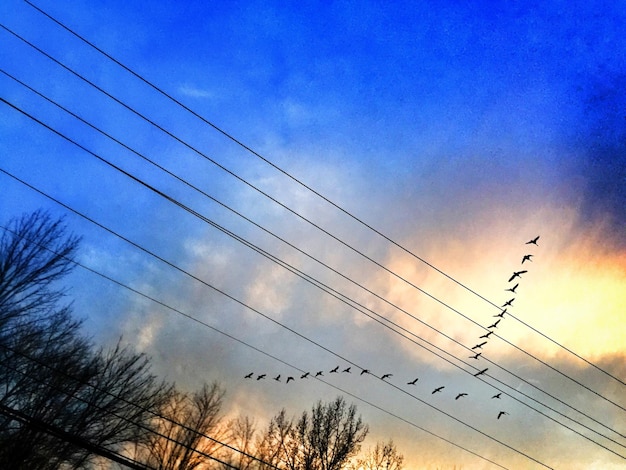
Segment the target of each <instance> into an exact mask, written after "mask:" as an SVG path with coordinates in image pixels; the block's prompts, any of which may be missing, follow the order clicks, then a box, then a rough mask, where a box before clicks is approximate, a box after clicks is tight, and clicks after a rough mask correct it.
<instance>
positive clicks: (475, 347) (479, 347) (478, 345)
mask: <svg viewBox="0 0 626 470" xmlns="http://www.w3.org/2000/svg"><path fill="white" fill-rule="evenodd" d="M498 321H499V320H498ZM485 344H487V341H483V342H482V343H480V344H477V345H476V346H474V347H473V348H472V349H482V348H483V346H484V345H485Z"/></svg>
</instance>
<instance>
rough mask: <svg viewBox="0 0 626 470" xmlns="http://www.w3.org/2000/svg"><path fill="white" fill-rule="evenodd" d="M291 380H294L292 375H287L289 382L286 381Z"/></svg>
mask: <svg viewBox="0 0 626 470" xmlns="http://www.w3.org/2000/svg"><path fill="white" fill-rule="evenodd" d="M290 380H294V378H293V377H291V376H289V377H287V382H285V383H289V381H290Z"/></svg>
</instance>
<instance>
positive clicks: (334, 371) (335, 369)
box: [330, 366, 339, 374]
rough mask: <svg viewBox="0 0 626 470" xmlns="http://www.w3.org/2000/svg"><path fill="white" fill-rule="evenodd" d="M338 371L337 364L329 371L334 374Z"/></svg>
mask: <svg viewBox="0 0 626 470" xmlns="http://www.w3.org/2000/svg"><path fill="white" fill-rule="evenodd" d="M338 371H339V366H337V367H335V368H334V369H333V370H331V371H330V373H331V374H336V373H337V372H338Z"/></svg>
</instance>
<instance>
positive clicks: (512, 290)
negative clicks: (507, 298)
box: [504, 282, 519, 294]
mask: <svg viewBox="0 0 626 470" xmlns="http://www.w3.org/2000/svg"><path fill="white" fill-rule="evenodd" d="M517 286H519V282H518V283H517V284H515V285H514V286H513V287H511V288H510V289H504V290H505V291H508V292H513V293H514V294H515V289H517Z"/></svg>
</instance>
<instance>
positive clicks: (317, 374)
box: [315, 370, 324, 377]
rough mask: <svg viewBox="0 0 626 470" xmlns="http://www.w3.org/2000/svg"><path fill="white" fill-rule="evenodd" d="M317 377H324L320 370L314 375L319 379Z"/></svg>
mask: <svg viewBox="0 0 626 470" xmlns="http://www.w3.org/2000/svg"><path fill="white" fill-rule="evenodd" d="M319 376H322V377H324V373H323V372H322V371H321V370H320V371H319V372H317V373H316V374H315V377H319Z"/></svg>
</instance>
